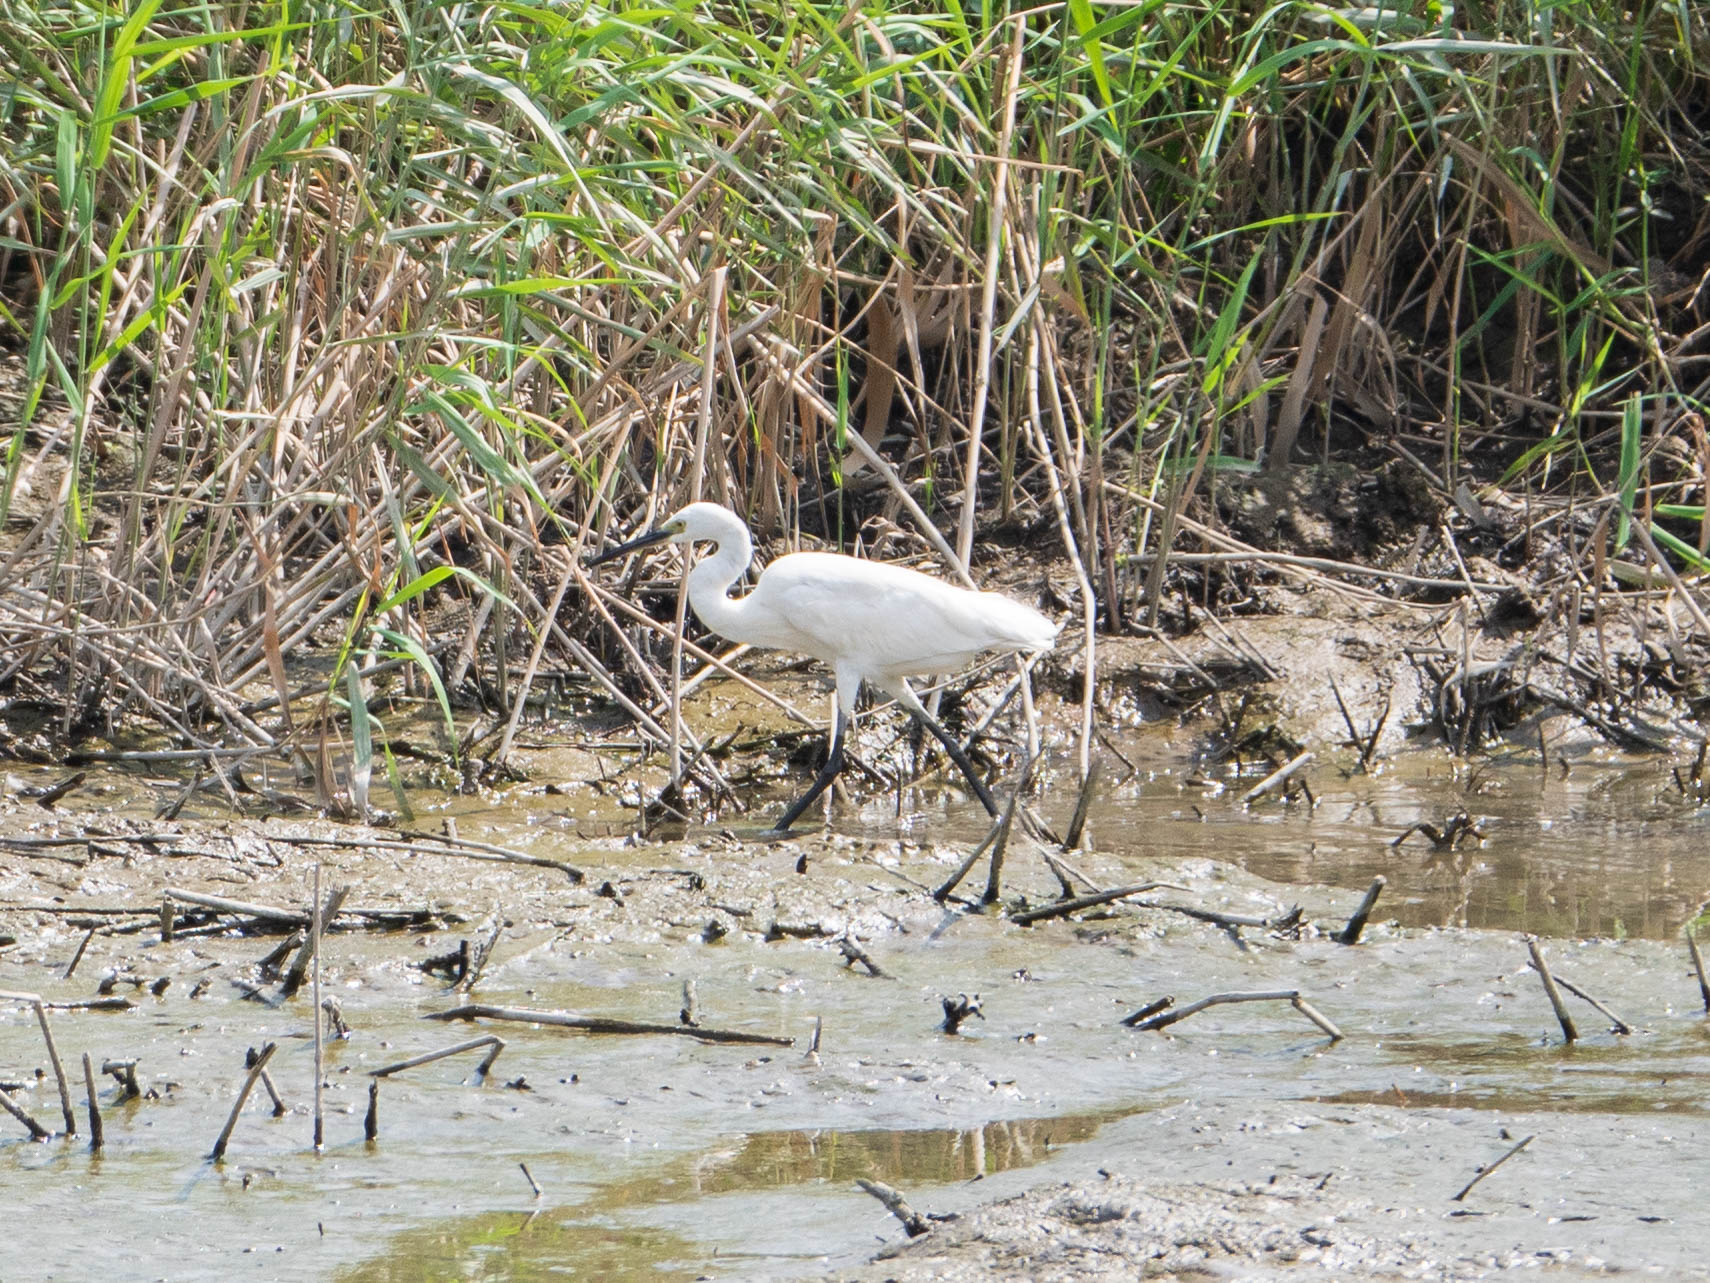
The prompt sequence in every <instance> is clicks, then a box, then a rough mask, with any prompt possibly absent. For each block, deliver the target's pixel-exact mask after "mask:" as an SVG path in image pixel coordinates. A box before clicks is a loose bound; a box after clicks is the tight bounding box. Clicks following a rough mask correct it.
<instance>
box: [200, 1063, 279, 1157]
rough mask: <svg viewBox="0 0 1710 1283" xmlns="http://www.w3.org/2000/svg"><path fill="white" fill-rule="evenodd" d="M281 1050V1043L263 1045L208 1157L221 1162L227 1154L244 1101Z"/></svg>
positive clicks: (239, 1089)
mask: <svg viewBox="0 0 1710 1283" xmlns="http://www.w3.org/2000/svg"><path fill="white" fill-rule="evenodd" d="M277 1050H279V1044H278V1043H273V1042H270V1043H268V1044H266V1045H265V1046H264V1047H262V1049H261V1052H260V1054H259V1055H257V1056H256V1058H255V1063H254V1064H252V1065H251V1066H250V1067H249V1073H248V1075H247V1076H246V1077H245V1078H244V1080H243V1086H242V1087H240V1088H238V1095H237V1099H236V1100H235V1101H233V1102H232V1112H231V1113H230V1114H229V1115H227V1116H226V1125H225V1126H224V1127H222V1128H221V1129H220V1138H219V1139H218V1140H217V1141H215V1142H214V1148H213V1151H212V1152H211V1153H209V1155H208V1158H209V1159H210V1160H211V1161H213V1162H216V1163H217V1162H219V1161H220V1160H221V1159H222V1158H224V1157H225V1156H226V1146H227V1144H229V1143H230V1141H231V1138H232V1129H233V1128H234V1127H236V1126H237V1120H238V1115H239V1114H240V1113H242V1112H243V1103H244V1101H246V1100H248V1099H249V1093H250V1092H251V1091H253V1090H254V1089H255V1080H256V1079H257V1078H260V1077H261V1071H262V1070H263V1069H266V1068H267V1062H268V1061H269V1060H271V1059H273V1053H274V1052H275V1051H277Z"/></svg>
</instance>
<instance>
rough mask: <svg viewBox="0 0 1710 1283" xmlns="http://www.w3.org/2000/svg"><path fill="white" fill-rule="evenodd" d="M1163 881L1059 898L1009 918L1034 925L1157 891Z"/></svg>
mask: <svg viewBox="0 0 1710 1283" xmlns="http://www.w3.org/2000/svg"><path fill="white" fill-rule="evenodd" d="M1164 885H1165V884H1164V883H1162V882H1137V883H1135V884H1134V885H1133V886H1130V887H1117V888H1116V889H1115V890H1113V891H1100V892H1099V893H1098V894H1097V895H1083V896H1077V897H1076V898H1075V899H1073V900H1058V901H1057V902H1056V903H1055V904H1047V905H1043V906H1041V907H1040V908H1037V909H1024V910H1022V911H1021V912H1019V913H1012V914H1010V915H1009V920H1010V921H1011V922H1014V923H1016V924H1017V925H1018V926H1023V927H1027V926H1032V925H1033V924H1034V923H1035V922H1044V921H1045V920H1046V919H1047V918H1061V917H1066V916H1067V915H1068V914H1071V913H1079V912H1080V911H1081V910H1082V909H1093V908H1097V907H1098V906H1099V905H1101V904H1109V903H1110V902H1111V901H1112V900H1123V899H1126V898H1127V897H1129V896H1131V895H1139V894H1140V893H1141V892H1143V891H1156V890H1157V889H1158V888H1159V887H1161V886H1164Z"/></svg>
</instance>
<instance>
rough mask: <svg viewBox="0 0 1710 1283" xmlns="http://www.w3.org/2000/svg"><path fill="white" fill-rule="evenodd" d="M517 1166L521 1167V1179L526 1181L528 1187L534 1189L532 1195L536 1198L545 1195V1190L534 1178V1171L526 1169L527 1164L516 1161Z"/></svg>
mask: <svg viewBox="0 0 1710 1283" xmlns="http://www.w3.org/2000/svg"><path fill="white" fill-rule="evenodd" d="M517 1166H518V1167H520V1168H522V1174H523V1179H524V1180H525V1181H527V1182H528V1187H529V1188H530V1189H532V1190H533V1191H534V1196H535V1197H536V1198H544V1197H545V1196H546V1191H545V1190H543V1189H542V1188H541V1187H540V1182H539V1181H537V1180H535V1178H534V1173H533V1172H531V1171H529V1169H528V1164H527V1163H518V1164H517Z"/></svg>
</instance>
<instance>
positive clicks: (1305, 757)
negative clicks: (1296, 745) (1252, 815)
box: [1241, 749, 1312, 806]
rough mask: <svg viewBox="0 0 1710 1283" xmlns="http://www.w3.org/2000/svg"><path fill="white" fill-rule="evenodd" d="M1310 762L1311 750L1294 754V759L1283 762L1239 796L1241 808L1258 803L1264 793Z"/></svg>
mask: <svg viewBox="0 0 1710 1283" xmlns="http://www.w3.org/2000/svg"><path fill="white" fill-rule="evenodd" d="M1311 760H1312V750H1311V749H1307V750H1306V751H1305V752H1304V753H1298V754H1296V755H1295V756H1294V757H1292V758H1290V759H1289V760H1288V761H1287V762H1284V763H1283V764H1282V765H1281V766H1279V767H1278V768H1277V769H1276V770H1274V771H1272V772H1271V773H1270V774H1269V775H1267V776H1265V778H1264V779H1262V780H1260V781H1259V782H1258V783H1257V784H1255V785H1253V787H1252V788H1250V789H1248V790H1247V791H1246V792H1245V793H1243V794H1242V795H1241V805H1242V806H1251V805H1252V804H1253V803H1254V802H1256V801H1258V800H1259V799H1260V798H1261V797H1263V796H1264V795H1265V794H1266V793H1269V792H1270V791H1271V790H1272V789H1274V788H1275V787H1276V786H1277V785H1279V784H1281V783H1282V782H1283V781H1284V780H1286V779H1288V777H1289V776H1291V775H1293V774H1294V773H1295V772H1296V771H1298V770H1299V769H1300V768H1301V767H1303V766H1305V765H1306V764H1307V763H1308V762H1310V761H1311Z"/></svg>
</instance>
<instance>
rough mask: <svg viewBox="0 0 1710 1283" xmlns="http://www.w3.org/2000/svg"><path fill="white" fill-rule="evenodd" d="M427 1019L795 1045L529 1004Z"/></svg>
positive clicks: (459, 1010) (480, 1007)
mask: <svg viewBox="0 0 1710 1283" xmlns="http://www.w3.org/2000/svg"><path fill="white" fill-rule="evenodd" d="M423 1019H424V1020H509V1021H516V1022H518V1023H521V1024H531V1025H549V1026H551V1027H552V1028H554V1029H579V1030H581V1031H582V1032H583V1033H590V1034H683V1035H686V1036H687V1037H690V1038H694V1039H697V1040H699V1041H701V1042H736V1043H751V1044H756V1045H760V1046H766V1047H793V1046H795V1045H796V1040H795V1039H794V1038H779V1037H775V1036H774V1035H772V1034H751V1033H743V1032H741V1031H739V1030H734V1029H705V1028H703V1027H701V1026H700V1025H693V1026H690V1025H664V1024H654V1023H651V1022H648V1021H640V1020H613V1019H610V1018H608V1017H606V1016H578V1015H575V1014H573V1013H571V1012H568V1011H535V1010H532V1009H531V1008H528V1007H493V1006H488V1005H487V1004H486V1003H470V1004H468V1005H466V1006H462V1007H453V1008H452V1009H451V1010H450V1011H433V1012H429V1013H428V1014H427V1015H426V1016H424V1017H423Z"/></svg>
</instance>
